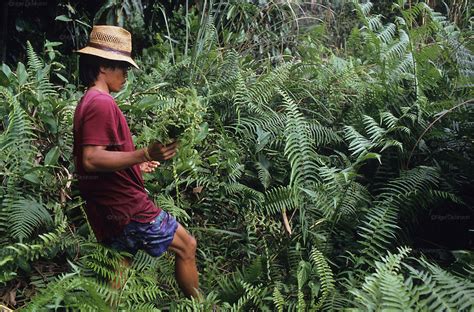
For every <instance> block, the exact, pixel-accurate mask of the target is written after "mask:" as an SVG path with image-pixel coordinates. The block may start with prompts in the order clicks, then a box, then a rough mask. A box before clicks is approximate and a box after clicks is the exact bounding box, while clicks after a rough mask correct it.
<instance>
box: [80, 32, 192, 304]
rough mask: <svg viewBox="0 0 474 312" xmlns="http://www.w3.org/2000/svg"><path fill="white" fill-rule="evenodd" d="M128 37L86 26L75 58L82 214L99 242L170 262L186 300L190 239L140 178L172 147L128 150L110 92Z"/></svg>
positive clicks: (126, 61) (127, 60)
mask: <svg viewBox="0 0 474 312" xmlns="http://www.w3.org/2000/svg"><path fill="white" fill-rule="evenodd" d="M131 50H132V44H131V35H130V33H129V32H128V31H126V30H125V29H123V28H120V27H115V26H94V27H93V29H92V32H91V35H90V39H89V43H88V44H87V46H86V47H85V48H83V49H81V50H79V51H77V52H78V53H80V65H79V71H80V78H81V80H82V83H83V84H84V85H85V86H86V87H87V90H86V92H85V94H84V96H83V97H82V98H81V100H80V102H79V104H78V106H77V107H76V111H75V113H74V159H75V164H76V174H77V177H78V182H79V190H80V192H81V196H82V197H83V198H84V199H85V201H86V213H87V218H88V220H89V223H90V224H91V227H92V230H93V231H94V234H95V235H96V237H97V240H98V241H99V242H102V243H103V244H105V245H108V246H110V247H112V248H115V249H118V250H126V251H128V252H130V253H132V254H134V253H136V252H137V251H138V250H139V249H143V250H145V251H146V252H148V253H149V254H150V255H152V256H156V257H158V256H160V255H161V254H162V253H163V252H165V251H166V250H167V249H170V250H171V251H172V252H174V253H175V255H176V265H175V274H176V280H177V282H178V284H179V286H180V287H181V289H182V291H183V292H184V294H185V295H186V296H197V295H198V273H197V269H196V260H195V255H196V240H195V239H194V238H193V237H192V236H191V235H189V234H188V232H187V231H186V230H185V229H184V228H183V227H182V226H181V225H180V224H179V223H177V221H176V219H175V218H174V217H172V216H171V215H169V214H168V213H166V212H165V211H163V210H162V209H160V208H159V207H157V206H155V204H154V203H153V201H151V200H150V199H149V198H148V196H147V194H146V191H145V188H144V184H143V178H142V172H145V173H146V172H152V171H154V170H155V168H156V167H157V166H158V165H159V163H158V162H157V161H159V160H160V161H163V160H168V159H170V158H172V157H173V156H174V155H175V154H176V146H177V143H176V142H175V143H173V144H170V145H167V146H165V145H162V144H160V143H159V142H154V143H152V144H150V145H149V146H148V147H147V148H143V149H140V150H135V147H134V145H133V141H132V136H131V134H130V130H129V128H128V124H127V121H126V120H125V117H124V116H123V114H122V112H121V110H120V109H119V107H118V106H117V104H116V103H115V101H114V99H113V97H112V96H111V95H110V92H117V91H119V90H120V89H121V88H122V87H123V85H124V83H125V81H126V76H127V70H128V68H129V67H130V65H131V66H134V67H136V68H138V66H137V64H136V63H135V62H134V61H133V60H132V58H131V57H130V56H131Z"/></svg>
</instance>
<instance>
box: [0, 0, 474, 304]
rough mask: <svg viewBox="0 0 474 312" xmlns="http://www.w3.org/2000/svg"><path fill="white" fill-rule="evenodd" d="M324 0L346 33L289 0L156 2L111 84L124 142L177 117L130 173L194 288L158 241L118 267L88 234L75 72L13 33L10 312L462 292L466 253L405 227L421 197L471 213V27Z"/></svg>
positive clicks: (156, 131)
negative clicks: (191, 270) (181, 238)
mask: <svg viewBox="0 0 474 312" xmlns="http://www.w3.org/2000/svg"><path fill="white" fill-rule="evenodd" d="M130 3H134V2H133V1H124V2H123V5H124V6H125V5H129V4H130ZM110 5H111V6H112V4H110ZM115 5H118V4H115ZM340 6H341V7H344V9H345V10H346V12H353V14H352V15H351V16H352V19H353V24H354V27H353V28H352V29H351V30H350V33H347V40H346V48H345V50H334V49H333V48H332V47H331V46H330V45H326V44H325V42H326V41H327V40H328V36H329V34H328V32H327V31H326V30H325V28H324V23H323V22H324V21H321V20H320V19H316V18H315V20H316V21H317V23H316V22H311V23H309V22H302V21H301V20H302V18H301V14H302V12H310V11H311V10H310V9H309V8H305V7H304V6H303V5H301V6H294V5H291V4H289V3H284V4H280V3H279V2H268V3H264V4H261V5H255V4H251V3H247V2H238V1H237V2H217V3H214V2H211V3H208V2H204V3H203V4H202V7H199V10H198V9H197V8H196V7H194V9H189V11H188V7H185V8H184V9H183V10H184V12H183V11H181V12H180V13H179V14H178V13H176V14H175V15H174V16H172V17H171V16H168V17H167V16H166V15H165V19H166V20H167V23H166V25H167V32H168V33H167V35H166V36H165V37H164V38H166V40H162V39H161V37H159V36H157V43H156V44H155V45H154V46H151V47H149V48H147V49H145V50H144V51H143V54H142V55H141V57H140V64H139V65H140V67H141V68H143V70H142V71H137V72H131V73H130V74H129V77H128V78H129V79H128V83H127V85H126V86H125V88H124V89H123V90H122V91H120V92H119V93H118V94H116V95H115V97H116V100H117V102H118V103H119V106H120V108H121V109H122V111H123V112H124V113H125V115H126V117H127V120H128V121H129V125H130V128H131V129H132V132H133V133H134V134H135V138H136V143H137V145H140V144H145V143H147V142H149V141H150V140H151V139H152V138H153V137H157V138H160V139H162V140H167V139H170V138H174V137H176V135H178V134H179V133H171V132H172V131H179V132H182V135H181V136H179V138H180V146H181V148H180V150H179V153H178V155H177V157H176V158H175V159H174V160H173V161H170V162H169V163H164V164H163V165H162V167H161V168H160V170H158V171H157V172H156V173H155V174H153V175H150V176H147V177H146V188H147V190H148V191H149V192H150V196H151V197H152V198H153V199H154V200H155V201H156V202H157V203H158V204H159V205H160V206H161V207H163V208H164V209H166V210H167V211H169V212H171V213H172V214H173V215H175V216H176V217H177V218H178V220H179V222H180V223H182V224H184V225H185V226H186V227H187V228H188V229H189V230H190V232H192V234H193V235H195V236H196V238H197V240H198V263H199V270H200V281H201V288H202V291H203V293H204V294H205V296H204V298H203V299H202V300H195V299H186V298H183V297H182V295H181V293H180V291H179V288H178V286H177V284H176V282H175V280H174V276H173V271H174V263H173V262H174V261H173V257H172V255H171V254H165V255H164V256H162V257H160V258H153V257H151V256H149V255H147V254H146V253H144V252H139V253H138V254H137V255H136V256H134V257H133V261H132V264H131V265H130V266H127V265H125V264H124V261H123V259H124V257H125V256H127V254H125V253H118V252H116V251H114V250H110V249H107V248H105V247H103V246H101V245H100V244H98V243H97V242H96V241H95V237H94V235H93V233H92V231H91V229H90V226H89V224H88V222H87V218H86V217H85V213H84V211H83V202H82V200H81V198H80V197H79V195H78V193H77V190H76V189H75V186H74V185H75V177H74V174H73V173H74V166H73V159H72V116H73V112H74V108H75V105H76V103H77V102H78V100H79V99H80V96H81V94H82V93H81V89H80V88H78V87H77V86H76V85H75V84H74V83H73V79H70V80H71V82H69V79H68V78H67V77H66V76H65V75H64V71H65V68H64V66H62V65H61V62H58V59H59V58H61V57H63V56H62V55H60V54H59V53H58V51H57V50H56V49H55V48H56V47H57V43H55V42H46V43H45V51H44V52H45V53H43V52H38V51H34V49H33V48H32V46H31V45H30V44H29V43H28V44H27V46H28V49H27V56H28V57H27V63H26V65H25V64H23V63H21V62H20V63H18V64H17V65H16V67H10V66H7V65H6V64H4V65H3V66H2V70H1V71H0V116H2V119H1V122H0V131H1V132H0V156H1V157H0V182H1V183H0V225H1V226H0V232H1V233H0V237H1V238H0V246H1V248H0V286H1V287H2V289H3V293H2V295H3V298H2V299H0V300H2V301H5V302H7V303H8V305H10V306H11V307H17V308H23V309H25V310H27V311H28V310H31V311H38V310H39V311H42V310H63V309H66V310H81V311H82V310H99V311H108V310H140V311H141V310H144V311H145V310H146V311H148V310H150V311H155V310H178V311H181V310H183V311H195V310H196V311H211V310H213V309H218V310H223V311H227V310H230V311H249V310H251V311H260V310H262V311H287V310H290V311H295V310H297V311H306V310H308V311H315V310H339V309H344V308H350V309H355V310H364V311H365V310H369V311H378V310H383V309H388V310H403V311H405V310H415V311H426V310H430V311H431V310H435V311H444V310H470V309H472V308H473V306H474V282H473V272H474V266H473V262H472V253H471V252H469V251H467V250H466V251H460V252H457V253H453V255H455V256H456V259H455V260H454V261H450V262H449V263H446V262H443V261H441V259H440V258H439V257H436V256H433V255H429V254H423V251H422V250H421V251H420V250H417V249H416V248H415V247H413V244H414V242H413V238H412V236H411V233H412V231H411V229H412V228H413V227H414V224H416V222H417V221H418V220H419V219H420V218H421V216H423V215H427V214H429V212H430V209H432V208H433V207H437V206H439V205H448V206H453V207H454V206H455V207H460V208H459V209H465V210H467V211H470V212H471V213H472V211H471V210H469V209H472V204H473V202H474V200H473V198H472V195H469V190H472V185H471V184H472V179H473V177H474V172H473V171H472V168H474V166H473V158H472V157H473V156H472V155H474V153H473V143H472V134H473V122H472V113H473V110H472V103H473V100H472V98H473V92H472V78H473V76H472V75H473V74H472V73H473V69H474V56H473V54H472V52H471V50H470V49H471V48H472V47H470V46H469V45H468V44H467V42H468V41H467V39H468V36H469V35H470V33H469V31H467V32H466V31H461V29H460V28H459V27H458V26H456V24H454V23H452V22H450V21H448V19H446V18H445V17H444V15H442V14H440V13H437V12H436V11H434V10H433V9H432V8H431V7H430V6H428V5H427V4H425V3H423V2H419V3H412V2H410V3H409V4H407V3H406V2H405V1H403V0H400V1H398V2H396V3H395V4H394V5H393V7H392V8H391V11H390V12H391V14H392V18H385V17H383V16H381V15H379V14H377V12H374V11H373V4H372V3H371V2H364V3H359V2H357V1H353V2H351V3H345V2H341V4H340ZM107 8H108V7H104V8H103V12H101V14H106V10H107ZM305 9H306V11H305ZM158 10H161V11H160V12H162V13H165V11H164V10H162V9H159V8H158ZM110 14H111V13H110ZM180 14H181V15H180ZM107 16H109V15H107ZM110 16H113V15H110ZM256 17H258V18H256ZM306 17H307V16H306ZM111 18H112V17H111ZM142 21H143V20H142ZM315 23H316V24H315ZM183 29H184V31H183ZM251 29H252V30H254V31H256V33H254V34H250V33H249V31H250V30H251ZM295 29H297V30H298V32H296V33H295V32H294V30H295ZM287 33H293V37H291V36H286V35H285V34H287ZM332 35H334V34H332ZM466 36H467V37H466ZM280 38H283V39H282V40H283V41H279V40H280ZM172 126H174V127H172ZM470 207H471V208H470ZM465 235H468V233H467V232H466V234H465ZM440 252H445V253H448V252H449V251H448V250H441V249H440ZM114 281H115V282H117V281H118V282H120V284H121V285H122V287H120V289H116V288H114V287H112V286H111V283H112V282H114Z"/></svg>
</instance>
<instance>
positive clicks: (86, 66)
mask: <svg viewBox="0 0 474 312" xmlns="http://www.w3.org/2000/svg"><path fill="white" fill-rule="evenodd" d="M101 66H103V67H106V68H112V69H115V68H124V69H128V68H129V67H130V64H129V63H127V62H124V61H114V60H109V59H105V58H103V57H100V56H95V55H90V54H80V56H79V79H80V80H81V83H82V84H83V85H84V86H85V87H90V86H93V85H94V83H95V81H96V80H97V76H98V75H99V71H100V67H101Z"/></svg>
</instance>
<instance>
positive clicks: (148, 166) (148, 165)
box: [140, 161, 160, 173]
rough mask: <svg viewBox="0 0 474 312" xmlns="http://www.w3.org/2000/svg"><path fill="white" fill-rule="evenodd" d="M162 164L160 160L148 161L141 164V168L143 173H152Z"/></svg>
mask: <svg viewBox="0 0 474 312" xmlns="http://www.w3.org/2000/svg"><path fill="white" fill-rule="evenodd" d="M159 165H160V163H159V162H158V161H146V162H142V163H141V164H140V170H141V171H142V172H143V173H151V172H153V171H155V169H156V168H157V167H158V166H159Z"/></svg>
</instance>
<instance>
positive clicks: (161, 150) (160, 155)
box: [148, 141, 178, 161]
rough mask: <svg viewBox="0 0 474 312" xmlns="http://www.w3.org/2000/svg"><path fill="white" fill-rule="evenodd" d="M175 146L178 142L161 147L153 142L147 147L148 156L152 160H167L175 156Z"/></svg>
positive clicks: (161, 145)
mask: <svg viewBox="0 0 474 312" xmlns="http://www.w3.org/2000/svg"><path fill="white" fill-rule="evenodd" d="M177 146H178V142H176V141H175V142H173V143H171V144H168V145H163V144H161V143H160V142H154V143H151V144H150V145H149V146H148V154H149V155H150V158H151V159H153V160H161V161H163V160H168V159H171V158H173V157H174V155H176V148H177Z"/></svg>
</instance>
